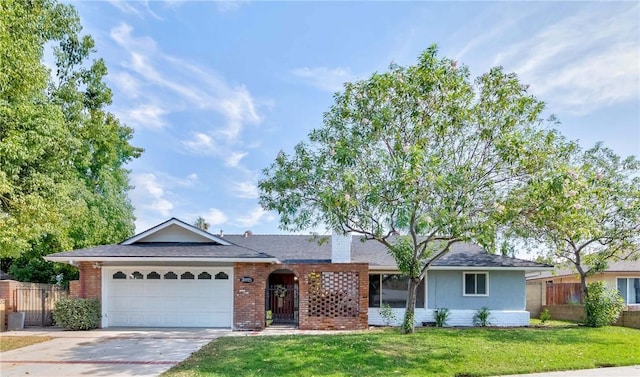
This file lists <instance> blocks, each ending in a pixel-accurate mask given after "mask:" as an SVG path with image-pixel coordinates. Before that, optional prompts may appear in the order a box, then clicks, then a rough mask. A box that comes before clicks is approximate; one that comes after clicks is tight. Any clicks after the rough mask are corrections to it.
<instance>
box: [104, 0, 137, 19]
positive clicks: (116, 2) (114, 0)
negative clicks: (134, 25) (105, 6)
mask: <svg viewBox="0 0 640 377" xmlns="http://www.w3.org/2000/svg"><path fill="white" fill-rule="evenodd" d="M108 1H109V4H111V5H112V6H113V7H115V8H117V9H118V10H119V11H120V12H122V13H124V14H129V15H134V16H138V17H142V13H141V12H140V11H139V10H138V8H136V7H135V6H134V4H135V3H129V2H126V1H120V0H108Z"/></svg>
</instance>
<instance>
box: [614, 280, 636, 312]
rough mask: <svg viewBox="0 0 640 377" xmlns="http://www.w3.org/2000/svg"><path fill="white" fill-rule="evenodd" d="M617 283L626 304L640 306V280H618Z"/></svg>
mask: <svg viewBox="0 0 640 377" xmlns="http://www.w3.org/2000/svg"><path fill="white" fill-rule="evenodd" d="M617 283H618V292H620V296H622V299H623V300H624V303H625V304H627V305H637V304H640V278H618V279H617Z"/></svg>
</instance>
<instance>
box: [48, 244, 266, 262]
mask: <svg viewBox="0 0 640 377" xmlns="http://www.w3.org/2000/svg"><path fill="white" fill-rule="evenodd" d="M49 256H51V257H64V258H67V257H69V258H75V257H172V258H180V257H185V258H188V257H193V258H213V259H215V258H271V256H270V255H267V254H265V253H261V252H258V251H255V250H251V249H247V248H246V247H242V246H237V245H230V246H222V245H218V244H210V243H184V242H161V243H137V244H132V245H120V244H118V245H103V246H96V247H90V248H86V249H79V250H73V251H65V252H62V253H56V254H51V255H49Z"/></svg>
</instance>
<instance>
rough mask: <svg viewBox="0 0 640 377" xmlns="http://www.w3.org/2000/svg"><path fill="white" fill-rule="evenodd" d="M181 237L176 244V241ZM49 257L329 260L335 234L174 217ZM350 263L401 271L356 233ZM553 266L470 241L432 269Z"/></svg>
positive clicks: (383, 250)
mask: <svg viewBox="0 0 640 377" xmlns="http://www.w3.org/2000/svg"><path fill="white" fill-rule="evenodd" d="M176 241H177V242H176ZM46 259H48V260H52V261H56V262H65V263H73V261H114V262H148V261H154V262H192V261H196V262H266V263H278V262H279V263H285V264H294V263H330V262H331V236H312V235H284V234H281V235H255V234H250V233H245V234H244V235H225V236H214V235H213V234H211V233H208V232H206V231H204V230H202V229H199V228H196V227H194V226H192V225H189V224H187V223H185V222H183V221H180V220H178V219H175V218H172V219H169V220H168V221H165V222H163V223H161V224H159V225H157V226H155V227H153V228H150V229H148V230H146V231H144V232H142V233H139V234H138V235H136V236H134V237H132V238H129V239H128V240H126V241H124V242H122V243H120V244H116V245H103V246H97V247H91V248H86V249H80V250H73V251H65V252H61V253H56V254H51V255H48V256H46ZM351 261H352V262H353V263H368V264H369V266H370V268H371V269H373V270H381V271H382V270H385V269H388V270H396V269H397V266H396V261H395V260H394V258H393V257H392V256H391V255H390V254H389V252H388V250H387V248H386V247H385V246H384V245H383V244H381V243H380V242H377V241H374V240H365V239H364V238H363V237H362V236H354V237H352V241H351ZM460 267H464V268H465V269H492V268H497V269H518V270H541V269H542V270H548V269H550V268H552V267H553V266H550V265H545V264H540V263H536V262H531V261H527V260H523V259H517V258H509V257H505V256H501V255H494V254H489V253H486V252H485V251H484V250H483V249H482V248H480V247H478V246H476V245H473V244H468V243H455V244H453V245H452V246H451V251H450V252H449V253H447V254H446V255H444V256H443V257H442V258H440V259H438V260H437V261H435V262H434V263H433V265H432V267H431V268H432V269H459V268H460Z"/></svg>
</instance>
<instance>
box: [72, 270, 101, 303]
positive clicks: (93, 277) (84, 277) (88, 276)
mask: <svg viewBox="0 0 640 377" xmlns="http://www.w3.org/2000/svg"><path fill="white" fill-rule="evenodd" d="M78 269H79V270H80V281H79V283H78V285H77V286H72V285H70V286H69V288H70V293H71V296H72V297H80V298H97V299H98V300H101V297H102V268H100V267H99V268H94V267H93V262H80V265H79V266H78Z"/></svg>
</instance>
